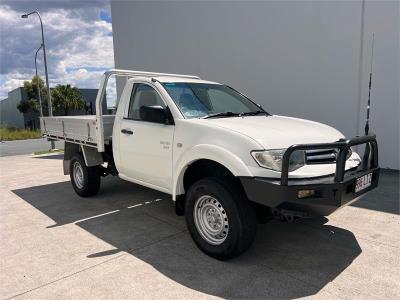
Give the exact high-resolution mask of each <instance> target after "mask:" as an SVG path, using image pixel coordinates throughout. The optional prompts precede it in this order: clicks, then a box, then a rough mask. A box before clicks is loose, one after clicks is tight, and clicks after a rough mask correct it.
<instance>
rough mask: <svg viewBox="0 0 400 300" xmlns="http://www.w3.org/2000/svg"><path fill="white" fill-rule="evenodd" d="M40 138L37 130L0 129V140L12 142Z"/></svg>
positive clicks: (9, 127) (10, 127)
mask: <svg viewBox="0 0 400 300" xmlns="http://www.w3.org/2000/svg"><path fill="white" fill-rule="evenodd" d="M41 136H42V134H41V132H40V131H39V130H27V129H17V128H15V127H12V126H3V127H0V140H1V141H13V140H25V139H37V138H40V137H41Z"/></svg>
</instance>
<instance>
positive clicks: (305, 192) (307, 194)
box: [297, 190, 315, 199]
mask: <svg viewBox="0 0 400 300" xmlns="http://www.w3.org/2000/svg"><path fill="white" fill-rule="evenodd" d="M314 195H315V191H314V190H300V191H298V192H297V198H299V199H301V198H307V197H311V196H314Z"/></svg>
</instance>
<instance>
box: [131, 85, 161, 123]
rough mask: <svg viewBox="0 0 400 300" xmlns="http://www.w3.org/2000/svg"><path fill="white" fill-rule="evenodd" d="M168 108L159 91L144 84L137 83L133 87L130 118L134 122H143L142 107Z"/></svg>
mask: <svg viewBox="0 0 400 300" xmlns="http://www.w3.org/2000/svg"><path fill="white" fill-rule="evenodd" d="M156 105H159V106H161V107H163V108H165V107H166V105H165V103H164V101H163V100H162V99H161V97H160V95H159V94H158V93H157V91H156V90H155V89H154V88H153V87H151V86H149V85H147V84H144V83H137V84H135V85H134V86H133V90H132V94H131V99H130V102H129V111H128V118H129V119H133V120H142V118H141V117H140V108H141V107H142V106H156Z"/></svg>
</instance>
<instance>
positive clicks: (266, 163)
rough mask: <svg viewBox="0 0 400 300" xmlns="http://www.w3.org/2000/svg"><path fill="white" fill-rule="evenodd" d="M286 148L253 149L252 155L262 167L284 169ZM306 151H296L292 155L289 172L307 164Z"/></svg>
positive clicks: (279, 170) (275, 169)
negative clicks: (283, 158) (283, 161)
mask: <svg viewBox="0 0 400 300" xmlns="http://www.w3.org/2000/svg"><path fill="white" fill-rule="evenodd" d="M285 151H286V149H277V150H265V151H253V152H251V155H252V156H253V158H254V159H255V161H256V162H257V164H258V165H259V166H260V167H263V168H267V169H271V170H274V171H278V172H281V171H282V157H283V154H284V153H285ZM305 161H306V160H305V153H304V151H300V150H298V151H295V152H293V153H292V155H291V156H290V161H289V172H291V171H294V170H297V169H298V168H300V167H302V166H304V165H305Z"/></svg>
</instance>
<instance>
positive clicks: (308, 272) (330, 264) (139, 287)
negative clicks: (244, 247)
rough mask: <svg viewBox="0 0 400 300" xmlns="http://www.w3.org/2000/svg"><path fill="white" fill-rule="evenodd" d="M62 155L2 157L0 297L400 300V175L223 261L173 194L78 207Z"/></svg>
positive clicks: (143, 194) (106, 195)
mask: <svg viewBox="0 0 400 300" xmlns="http://www.w3.org/2000/svg"><path fill="white" fill-rule="evenodd" d="M68 180H69V177H68V176H64V175H62V161H61V156H51V157H50V156H49V157H40V158H39V157H31V156H9V157H2V158H0V194H1V197H0V199H1V200H0V201H1V210H0V235H1V236H0V238H1V243H0V256H1V264H0V270H1V271H0V298H3V299H7V298H26V299H32V298H34V299H39V298H40V299H53V298H59V299H66V298H82V299H86V298H89V299H98V298H118V299H120V298H140V299H141V298H152V299H153V298H159V299H165V298H174V299H176V298H178V299H187V298H196V299H197V298H199V299H202V298H207V299H208V298H213V297H222V298H264V299H265V298H279V299H282V298H300V297H311V298H317V299H319V298H323V299H326V298H328V299H329V298H331V299H337V298H339V299H340V298H360V299H365V298H386V299H394V298H399V297H400V274H399V272H398V270H399V269H400V239H399V236H400V229H399V228H400V226H399V225H400V224H399V222H400V217H399V209H398V207H399V206H398V203H399V202H398V201H399V190H398V185H397V184H398V180H399V175H398V172H389V173H387V172H384V173H383V174H382V179H381V186H380V187H379V189H377V190H376V191H373V192H371V193H370V194H369V195H367V196H366V197H365V198H364V199H362V200H360V201H359V202H357V203H356V204H355V205H354V206H349V207H345V208H343V209H342V210H340V211H338V212H336V213H335V214H333V215H332V216H330V217H329V218H328V219H325V218H321V219H316V220H302V221H299V222H295V223H282V222H279V221H272V222H270V223H267V224H265V225H260V226H259V230H258V233H257V238H256V241H255V243H254V245H253V246H252V247H251V248H250V249H249V251H248V252H246V253H245V254H244V255H242V256H240V257H239V258H237V259H234V260H231V261H228V262H220V261H217V260H214V259H212V258H209V257H208V256H206V255H204V254H203V253H202V252H200V251H199V250H198V249H197V248H196V246H195V245H194V243H193V242H192V241H191V239H190V236H189V234H188V233H187V231H186V227H185V223H184V218H183V217H177V216H176V215H175V214H174V210H173V206H172V202H171V201H170V197H169V196H168V195H165V194H162V193H159V192H155V191H152V190H150V189H147V188H143V187H140V186H138V185H135V184H132V183H127V182H124V181H122V180H120V179H118V178H111V177H110V178H105V179H104V180H103V181H102V187H101V191H100V193H99V194H98V195H97V196H95V197H93V198H79V197H78V196H77V195H76V194H75V193H74V191H73V189H72V187H71V185H70V182H69V181H68Z"/></svg>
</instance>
